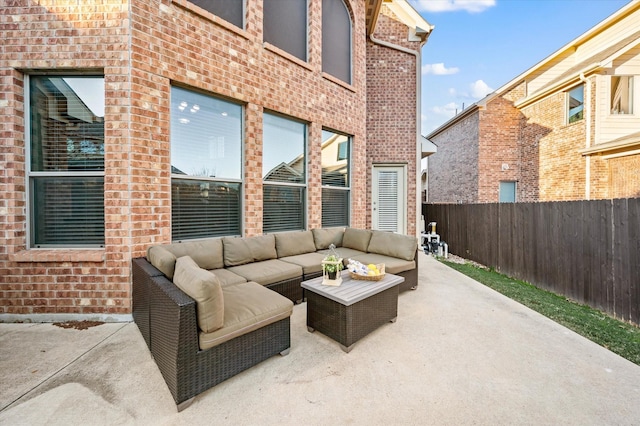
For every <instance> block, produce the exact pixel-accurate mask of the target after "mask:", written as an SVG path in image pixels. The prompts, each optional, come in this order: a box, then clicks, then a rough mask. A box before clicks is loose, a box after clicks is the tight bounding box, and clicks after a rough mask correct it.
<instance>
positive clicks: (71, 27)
mask: <svg viewBox="0 0 640 426" xmlns="http://www.w3.org/2000/svg"><path fill="white" fill-rule="evenodd" d="M0 37H2V40H3V43H2V47H1V48H0V49H2V56H1V57H2V61H1V62H0V91H1V92H2V96H0V99H2V101H0V123H2V124H0V126H2V127H1V128H2V130H1V132H2V141H3V143H2V147H1V150H2V151H1V153H0V190H1V191H2V194H3V197H2V200H0V221H2V228H1V229H2V231H1V234H0V236H1V237H2V244H0V246H1V247H2V248H0V314H78V313H82V314H98V313H99V314H101V315H106V316H109V315H118V314H125V313H128V312H130V308H131V301H130V278H129V277H130V248H129V243H130V242H131V229H130V225H129V224H130V221H129V215H130V213H131V203H132V200H131V197H130V196H129V191H130V189H129V178H128V170H129V168H130V167H132V162H131V158H130V154H129V146H130V145H129V139H130V126H129V117H128V116H129V113H130V110H129V100H130V96H129V93H130V91H131V87H130V69H129V65H130V63H129V55H128V53H127V51H126V49H127V46H128V37H129V21H128V6H127V4H123V3H122V2H120V1H109V0H103V1H100V0H94V1H81V2H60V1H54V0H40V1H38V2H35V1H29V0H16V1H13V2H11V3H10V5H9V6H6V7H3V8H2V11H1V12H0ZM56 69H57V70H59V69H64V70H75V69H81V70H94V71H95V70H104V75H105V98H106V109H105V121H106V123H107V124H106V125H105V138H106V140H107V141H108V143H107V147H106V148H105V150H106V151H107V152H106V153H105V157H106V158H105V167H106V169H105V243H106V244H105V248H104V249H103V250H26V248H27V241H26V229H27V216H26V215H27V212H26V196H25V185H26V178H25V109H24V93H25V92H24V87H23V86H24V75H25V74H24V72H23V71H24V70H56Z"/></svg>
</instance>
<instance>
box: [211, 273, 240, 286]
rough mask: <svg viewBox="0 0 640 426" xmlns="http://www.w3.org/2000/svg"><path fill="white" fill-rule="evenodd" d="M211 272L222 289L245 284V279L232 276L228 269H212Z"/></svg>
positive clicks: (236, 275)
mask: <svg viewBox="0 0 640 426" xmlns="http://www.w3.org/2000/svg"><path fill="white" fill-rule="evenodd" d="M211 272H213V274H214V275H215V276H216V277H217V278H218V281H220V285H221V286H222V287H225V286H228V285H235V284H241V283H246V282H247V279H246V278H245V277H241V276H240V275H238V274H234V273H233V272H231V271H229V270H228V269H213V270H212V271H211Z"/></svg>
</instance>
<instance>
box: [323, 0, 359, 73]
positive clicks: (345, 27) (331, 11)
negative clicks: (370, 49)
mask: <svg viewBox="0 0 640 426" xmlns="http://www.w3.org/2000/svg"><path fill="white" fill-rule="evenodd" d="M351 27H352V25H351V16H350V15H349V10H348V9H347V7H346V6H345V4H344V1H343V0H322V71H324V72H326V73H327V74H331V75H332V76H334V77H337V78H339V79H340V80H342V81H344V82H346V83H349V84H351V38H352V37H351Z"/></svg>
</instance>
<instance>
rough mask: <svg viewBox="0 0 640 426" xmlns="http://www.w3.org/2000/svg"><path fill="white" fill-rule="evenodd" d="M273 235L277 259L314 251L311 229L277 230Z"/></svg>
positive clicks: (314, 245)
mask: <svg viewBox="0 0 640 426" xmlns="http://www.w3.org/2000/svg"><path fill="white" fill-rule="evenodd" d="M274 236H275V238H276V252H277V253H278V259H280V258H282V257H287V256H295V255H298V254H305V253H313V252H315V251H316V244H315V242H314V241H313V233H312V232H311V231H294V232H279V233H277V234H274Z"/></svg>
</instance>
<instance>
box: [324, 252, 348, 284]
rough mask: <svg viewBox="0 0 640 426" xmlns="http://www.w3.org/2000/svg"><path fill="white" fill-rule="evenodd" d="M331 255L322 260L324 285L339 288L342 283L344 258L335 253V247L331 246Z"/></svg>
mask: <svg viewBox="0 0 640 426" xmlns="http://www.w3.org/2000/svg"><path fill="white" fill-rule="evenodd" d="M329 249H330V251H329V254H327V255H326V256H325V257H324V259H323V260H322V283H323V284H325V285H334V286H339V285H340V284H341V283H342V277H341V276H340V273H339V272H340V271H341V270H342V269H343V268H344V265H343V263H342V258H341V257H340V255H339V254H338V253H337V252H336V251H335V246H334V245H333V244H332V245H331V246H329Z"/></svg>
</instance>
